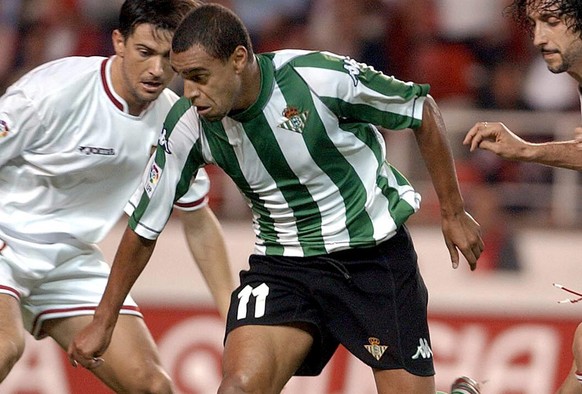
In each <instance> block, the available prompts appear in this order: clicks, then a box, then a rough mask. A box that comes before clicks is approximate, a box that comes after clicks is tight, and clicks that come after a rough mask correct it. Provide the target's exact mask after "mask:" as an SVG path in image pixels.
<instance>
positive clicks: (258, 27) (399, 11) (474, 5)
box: [0, 0, 582, 394]
mask: <svg viewBox="0 0 582 394" xmlns="http://www.w3.org/2000/svg"><path fill="white" fill-rule="evenodd" d="M121 2H122V0H0V48H2V56H0V93H3V92H4V90H5V89H6V88H7V87H8V86H9V85H10V84H11V83H12V82H14V81H15V80H16V79H17V78H18V77H20V76H21V75H22V74H23V73H25V72H26V71H28V70H30V69H31V68H33V67H35V66H36V65H38V64H41V63H44V62H46V61H48V60H52V59H55V58H58V57H62V56H70V55H104V56H108V55H110V54H111V53H112V48H111V43H110V41H111V40H110V32H111V30H112V29H114V28H115V25H116V16H117V12H118V9H119V6H120V4H121ZM217 2H220V3H223V4H224V5H226V6H228V7H231V8H232V9H234V10H235V11H236V12H237V13H238V14H239V15H240V16H241V17H242V18H243V20H244V21H245V22H246V23H247V26H248V27H249V29H250V32H251V34H252V37H253V40H254V44H255V50H256V51H257V52H262V51H270V50H274V49H277V48H306V49H308V48H313V49H326V50H330V51H334V52H337V53H341V54H346V55H349V56H351V57H352V58H355V59H357V60H359V61H362V62H365V63H368V64H370V65H373V66H374V67H375V68H376V69H378V70H382V71H383V72H384V73H386V74H389V75H395V76H396V77H398V78H400V79H404V80H413V81H415V82H422V83H429V84H431V86H432V88H431V93H432V94H433V96H434V97H435V98H436V99H437V101H438V103H439V104H440V106H441V109H442V112H443V117H444V119H445V122H446V124H447V126H448V129H449V132H450V142H451V145H452V148H453V151H454V154H455V158H456V160H457V169H458V174H459V178H460V179H461V181H462V188H463V193H464V196H465V198H466V201H467V205H468V208H469V210H470V212H471V213H472V214H473V215H474V216H475V218H476V219H477V220H478V221H479V222H480V223H481V225H482V227H483V231H484V236H485V242H486V245H487V250H486V252H485V253H484V255H483V256H482V259H481V261H480V268H479V269H478V270H477V271H476V272H473V273H471V272H469V270H468V269H467V267H465V266H462V267H460V268H459V269H458V270H452V269H451V268H450V262H449V257H448V253H447V250H446V248H445V245H444V243H443V242H442V235H441V233H440V228H439V222H438V220H439V218H438V206H437V204H436V197H435V195H434V192H433V190H432V187H431V185H430V181H429V179H428V176H427V173H426V170H425V169H424V168H423V164H422V161H421V160H419V155H418V153H417V151H416V147H415V143H414V139H413V137H412V135H411V133H408V132H398V133H395V132H391V131H389V130H385V131H384V135H385V138H386V142H387V147H388V160H389V161H390V162H392V163H393V164H395V165H396V166H397V168H399V169H400V170H401V171H402V172H403V173H404V174H406V175H407V176H408V178H409V179H410V180H411V181H412V182H413V184H414V185H415V187H416V188H417V189H418V190H419V191H420V192H421V194H422V195H423V204H422V208H421V211H420V212H419V213H418V214H416V215H415V217H414V218H413V219H412V220H411V221H410V225H409V227H410V229H411V232H412V233H413V236H415V243H416V247H417V249H418V252H419V258H420V264H421V269H422V272H423V275H424V277H425V280H426V282H427V285H428V288H429V291H430V297H431V298H430V319H431V330H432V336H433V338H432V339H433V351H434V358H435V363H436V368H437V375H436V380H437V386H438V388H439V389H441V390H447V389H448V386H449V384H450V382H452V380H453V379H454V378H455V377H456V376H458V375H469V376H472V377H473V378H475V379H477V380H480V381H484V382H485V383H484V384H483V394H548V393H552V392H553V391H554V390H555V389H556V387H557V385H558V384H559V382H560V381H561V379H562V378H563V377H564V376H565V374H566V373H567V371H568V370H569V367H570V364H571V351H570V347H571V340H572V336H573V332H574V329H575V327H576V325H577V324H578V322H579V320H580V318H579V316H580V308H581V306H579V305H578V304H558V303H557V301H559V300H562V299H564V298H568V294H567V293H564V292H562V291H561V290H559V289H556V288H555V287H553V286H552V284H553V283H555V282H557V283H561V284H563V285H564V286H567V287H571V288H573V289H577V290H582V285H580V284H579V283H578V282H577V280H578V278H582V255H581V254H580V253H577V251H578V250H577V249H578V248H579V245H580V243H579V242H580V241H581V232H580V229H581V218H580V216H581V214H582V203H581V199H580V189H581V179H580V174H579V173H576V172H574V171H568V170H559V169H552V168H549V167H544V166H539V165H533V164H526V163H513V162H506V161H502V160H500V159H498V158H496V157H495V156H494V155H492V154H489V153H487V152H477V153H473V154H469V152H468V150H467V149H466V147H464V146H462V144H461V141H462V138H463V136H464V134H465V133H466V132H467V131H468V129H469V128H470V127H471V126H472V125H473V124H474V123H475V122H477V121H503V122H504V123H506V125H508V127H509V128H511V129H512V130H513V131H514V132H516V133H517V134H519V135H521V136H523V137H524V138H526V139H529V140H534V141H546V140H553V139H556V140H563V139H569V138H570V137H571V134H572V132H573V129H574V127H575V126H577V125H579V124H580V101H579V97H578V94H577V87H576V85H575V84H574V82H573V81H571V80H570V79H569V77H568V76H566V75H554V74H551V73H550V72H549V71H547V69H546V67H545V65H544V63H543V61H542V59H541V58H540V56H539V54H538V53H537V52H536V50H535V49H534V48H533V45H531V43H530V41H529V37H528V36H527V35H526V34H525V33H524V32H522V31H520V30H519V29H518V28H517V27H516V26H514V25H513V24H512V21H511V20H509V18H507V17H504V16H503V8H504V6H505V5H506V4H507V0H487V1H483V0H222V1H217ZM173 88H174V89H175V90H176V91H177V92H180V81H178V80H177V81H175V83H174V85H173ZM209 172H210V174H211V177H212V181H213V186H212V192H211V205H212V207H213V208H214V210H215V211H216V213H217V215H218V216H219V219H220V220H221V222H222V224H223V226H224V229H225V233H226V237H227V242H228V246H229V253H230V256H231V259H232V261H233V264H234V266H235V267H234V268H235V269H234V273H235V275H236V274H237V273H238V271H239V270H240V269H244V268H245V266H246V262H247V261H246V260H247V256H248V254H249V253H250V252H251V250H252V244H253V236H252V232H251V228H250V222H249V218H250V215H249V213H248V209H247V208H246V206H245V205H244V203H243V201H242V199H241V198H240V197H239V195H238V192H237V191H236V190H235V188H234V186H233V185H232V184H231V182H230V181H229V180H228V179H226V178H225V177H224V176H223V174H222V172H221V171H220V170H218V169H216V168H210V169H209ZM179 225H180V224H179V222H178V221H177V220H175V218H173V219H172V220H171V221H170V224H169V226H168V228H167V230H166V231H165V233H164V234H163V235H162V237H161V238H160V241H159V242H158V247H157V250H156V252H155V254H154V259H153V260H152V262H151V263H150V265H149V266H148V267H147V268H146V271H145V273H144V275H143V276H142V277H141V278H140V280H139V281H138V283H137V285H136V288H135V290H134V292H133V293H134V296H135V298H136V299H137V300H138V302H140V305H141V307H142V309H143V312H144V314H145V316H146V321H147V323H148V325H149V326H150V328H151V330H152V332H153V334H154V336H155V338H156V340H157V342H158V344H159V346H160V350H161V352H162V356H163V358H164V363H165V364H166V366H167V367H168V370H169V371H170V373H171V374H172V376H173V378H174V380H175V382H176V385H177V388H178V390H179V393H183V394H190V393H196V394H207V393H212V392H215V390H216V387H217V386H218V382H219V379H220V352H221V346H222V332H223V325H222V322H221V320H220V319H219V318H218V315H217V313H216V311H215V309H214V307H213V305H212V302H211V300H210V296H209V294H208V291H207V288H206V286H205V284H204V283H203V281H202V279H201V277H200V275H199V273H198V272H197V270H196V268H195V265H194V263H193V262H192V261H191V258H190V256H189V254H188V251H187V249H186V246H185V241H184V239H183V236H182V234H181V232H180V229H179ZM124 226H125V223H124V220H121V221H120V223H119V225H118V226H117V228H116V229H115V231H114V232H113V233H112V234H111V235H110V236H109V237H108V238H107V239H106V240H105V242H103V244H102V245H101V246H102V248H103V250H104V252H105V254H106V255H107V256H109V257H110V259H112V257H113V254H114V252H115V248H116V246H117V242H118V240H119V237H120V235H121V232H122V231H123V228H124ZM128 357H131V355H128ZM107 392H108V391H107V390H106V389H104V388H103V387H102V386H101V385H100V384H99V383H97V381H96V380H95V379H93V378H92V376H91V375H90V374H88V373H87V372H86V371H83V370H74V369H72V368H71V367H70V366H68V363H67V362H66V359H65V357H64V356H63V354H62V352H61V351H60V350H59V349H57V348H56V345H54V344H53V343H51V342H50V341H49V340H43V341H39V342H35V341H32V340H30V341H29V342H27V350H26V352H25V355H24V357H23V359H22V360H21V362H20V363H19V364H18V365H17V367H16V368H15V369H14V371H13V373H12V374H11V375H10V377H9V378H8V379H7V380H6V381H5V382H4V383H3V384H2V385H1V386H0V393H2V394H25V393H26V394H33V393H34V394H41V393H51V394H54V393H58V394H68V393H97V394H99V393H107ZM374 392H375V391H374V386H373V379H372V376H371V373H370V372H369V370H368V369H367V368H366V367H364V366H363V365H362V364H361V363H359V362H358V361H356V360H355V359H353V358H352V357H351V356H349V355H347V354H346V352H345V351H343V350H341V349H340V351H339V352H338V354H337V355H336V356H335V357H334V359H333V361H332V362H331V364H330V365H329V366H328V368H326V370H325V371H324V373H323V374H322V375H321V376H319V377H317V378H301V379H293V380H292V381H291V383H290V384H289V386H288V387H287V388H286V390H285V393H286V394H293V393H302V394H348V393H349V394H367V393H374Z"/></svg>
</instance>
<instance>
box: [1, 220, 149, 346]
mask: <svg viewBox="0 0 582 394" xmlns="http://www.w3.org/2000/svg"><path fill="white" fill-rule="evenodd" d="M26 238H27V239H24V238H23V237H22V236H21V235H18V236H16V235H14V234H10V235H9V234H8V231H6V230H2V229H0V294H8V295H11V296H13V297H15V298H16V299H18V300H19V301H20V307H21V310H22V317H23V323H24V327H25V328H26V329H27V330H28V331H29V332H30V333H31V334H32V335H33V336H34V337H35V338H37V339H40V338H42V337H44V336H46V333H44V332H43V331H42V324H43V322H44V321H46V320H50V319H56V318H63V317H71V316H80V315H92V314H93V313H94V312H95V308H96V307H97V305H98V304H99V301H100V300H101V296H102V295H103V292H104V291H105V286H106V284H107V279H108V277H109V271H110V267H109V265H108V264H107V263H106V262H105V258H104V257H103V254H102V253H101V251H100V250H99V248H98V247H97V246H96V245H88V244H85V243H83V242H80V241H79V240H77V239H75V238H71V237H70V236H67V235H61V234H51V235H42V236H35V237H26ZM121 313H123V314H132V315H136V316H140V317H141V316H142V315H141V313H140V311H139V308H138V306H137V304H136V303H135V301H134V300H133V299H132V298H131V296H128V297H127V299H126V300H125V302H124V304H123V307H122V309H121Z"/></svg>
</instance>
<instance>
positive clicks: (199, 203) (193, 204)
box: [174, 168, 210, 211]
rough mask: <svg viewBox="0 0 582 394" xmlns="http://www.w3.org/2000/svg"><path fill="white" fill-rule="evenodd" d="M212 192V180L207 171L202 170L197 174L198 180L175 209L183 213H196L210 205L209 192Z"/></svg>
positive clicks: (175, 204)
mask: <svg viewBox="0 0 582 394" xmlns="http://www.w3.org/2000/svg"><path fill="white" fill-rule="evenodd" d="M209 191H210V179H209V178H208V174H207V173H206V171H205V170H204V169H203V168H201V169H199V170H198V174H196V178H194V179H192V181H191V182H190V188H189V189H188V191H187V192H186V194H184V195H183V196H182V197H180V199H179V200H178V201H176V202H175V203H174V207H175V208H178V209H180V210H182V211H195V210H197V209H200V208H202V207H205V206H206V205H208V192H209Z"/></svg>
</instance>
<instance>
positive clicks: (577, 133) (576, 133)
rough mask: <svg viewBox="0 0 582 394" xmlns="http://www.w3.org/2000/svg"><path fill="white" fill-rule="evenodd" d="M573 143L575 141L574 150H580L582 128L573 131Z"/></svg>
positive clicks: (581, 145) (581, 146)
mask: <svg viewBox="0 0 582 394" xmlns="http://www.w3.org/2000/svg"><path fill="white" fill-rule="evenodd" d="M574 141H576V148H578V149H582V127H576V128H575V129H574Z"/></svg>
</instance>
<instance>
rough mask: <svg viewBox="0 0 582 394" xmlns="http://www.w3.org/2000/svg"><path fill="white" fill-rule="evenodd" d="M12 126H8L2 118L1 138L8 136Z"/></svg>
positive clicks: (0, 123) (0, 126) (0, 122)
mask: <svg viewBox="0 0 582 394" xmlns="http://www.w3.org/2000/svg"><path fill="white" fill-rule="evenodd" d="M9 131H10V128H9V127H8V123H6V122H5V121H3V120H0V138H3V137H6V136H7V135H8V132H9Z"/></svg>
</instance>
